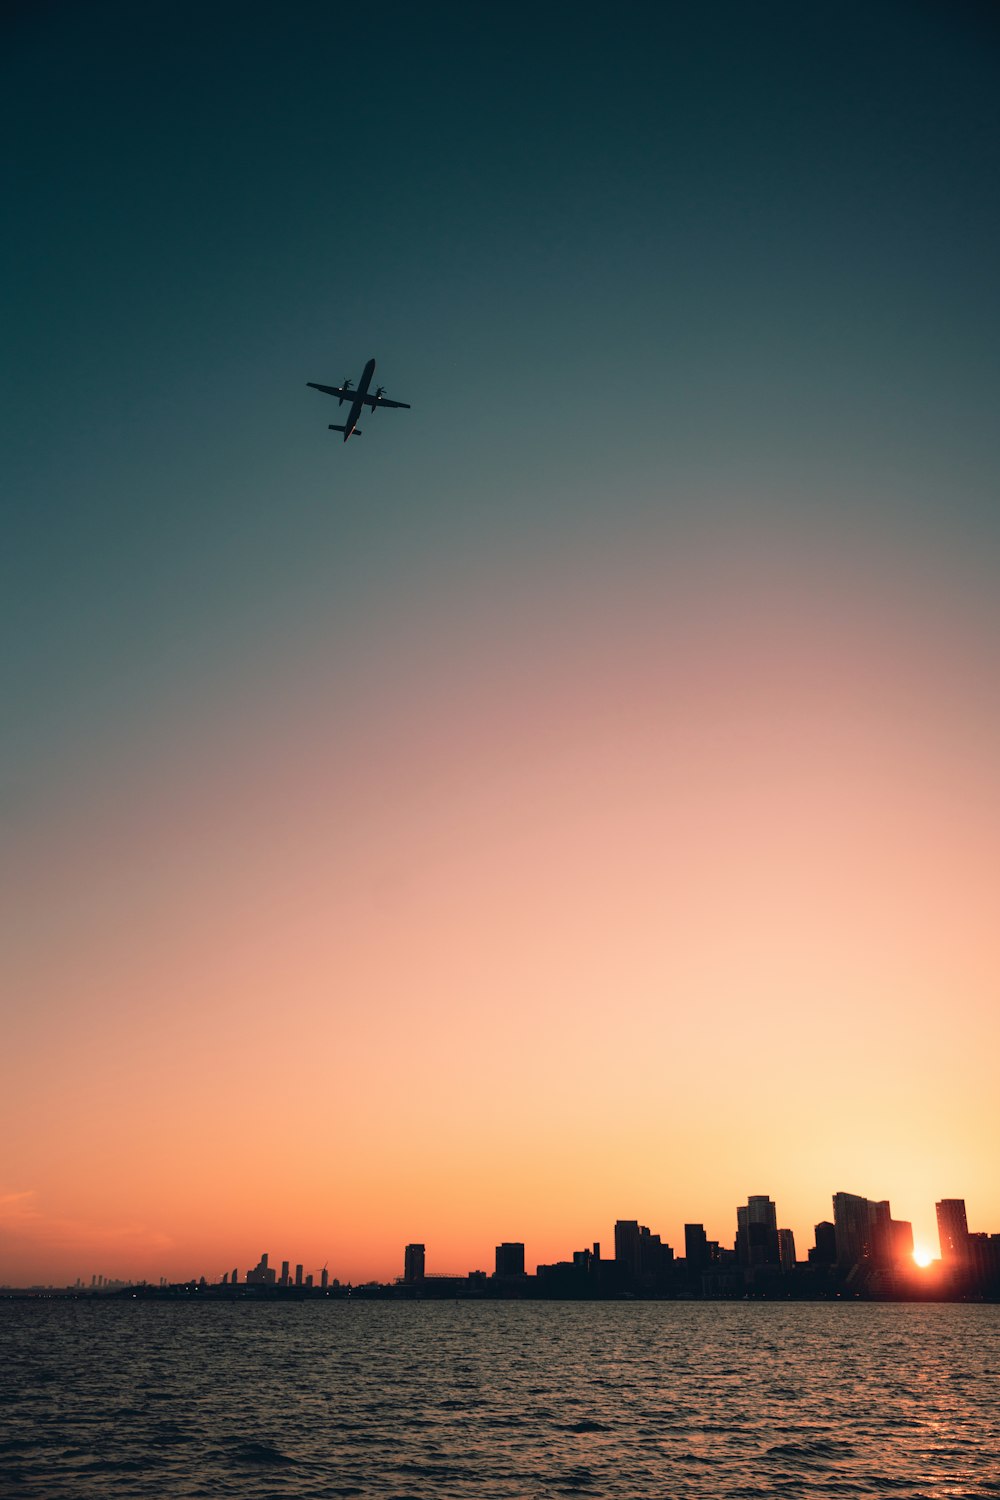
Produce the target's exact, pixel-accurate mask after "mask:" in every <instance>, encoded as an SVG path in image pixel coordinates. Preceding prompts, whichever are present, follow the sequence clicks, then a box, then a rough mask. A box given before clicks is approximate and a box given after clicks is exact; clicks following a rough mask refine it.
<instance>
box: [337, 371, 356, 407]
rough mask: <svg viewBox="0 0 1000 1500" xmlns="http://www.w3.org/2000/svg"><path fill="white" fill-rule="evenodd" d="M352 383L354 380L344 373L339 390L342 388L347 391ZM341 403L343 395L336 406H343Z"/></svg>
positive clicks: (342, 402)
mask: <svg viewBox="0 0 1000 1500" xmlns="http://www.w3.org/2000/svg"><path fill="white" fill-rule="evenodd" d="M353 384H354V381H353V380H352V379H351V377H350V375H345V376H344V383H343V385H342V386H341V390H343V391H349V390H350V389H351V386H352V385H353ZM343 404H344V398H343V396H341V398H340V400H339V401H338V402H337V405H338V406H343Z"/></svg>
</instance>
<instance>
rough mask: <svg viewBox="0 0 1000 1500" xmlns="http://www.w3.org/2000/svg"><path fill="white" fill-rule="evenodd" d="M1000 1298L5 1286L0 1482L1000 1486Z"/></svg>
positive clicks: (831, 1490)
mask: <svg viewBox="0 0 1000 1500" xmlns="http://www.w3.org/2000/svg"><path fill="white" fill-rule="evenodd" d="M998 1371H1000V1307H996V1306H982V1307H972V1306H969V1307H966V1306H940V1305H933V1306H915V1305H872V1304H868V1305H858V1304H852V1305H839V1304H801V1303H800V1304H784V1305H782V1304H766V1303H765V1304H761V1303H737V1304H727V1303H702V1304H697V1303H589V1304H587V1303H542V1304H537V1303H534V1304H532V1303H524V1302H520V1303H519V1302H509V1303H473V1304H469V1303H399V1304H394V1303H385V1302H372V1303H359V1302H316V1303H296V1304H288V1305H286V1304H280V1303H240V1302H236V1303H226V1302H217V1303H210V1304H196V1305H190V1304H187V1303H182V1304H176V1305H174V1304H168V1303H159V1302H133V1301H126V1302H118V1301H115V1302H110V1301H104V1302H86V1301H85V1302H33V1303H32V1302H7V1303H3V1302H0V1495H3V1496H16V1497H17V1500H69V1497H72V1500H111V1497H116V1496H135V1497H139V1496H151V1497H156V1500H166V1497H181V1496H183V1497H189V1496H190V1497H194V1496H239V1497H241V1500H272V1497H274V1500H277V1497H283V1496H289V1497H292V1496H294V1497H313V1496H324V1497H325V1496H342V1495H345V1496H347V1495H354V1496H372V1497H398V1500H402V1497H407V1500H469V1497H472V1496H476V1497H486V1500H506V1497H523V1500H527V1497H549V1496H571V1495H579V1496H586V1497H591V1500H597V1497H602V1496H607V1497H615V1500H617V1497H621V1500H636V1497H646V1496H652V1497H663V1500H667V1497H670V1500H677V1497H686V1496H698V1497H712V1500H723V1497H725V1500H729V1497H747V1500H750V1497H765V1496H766V1497H771V1496H789V1497H795V1500H812V1497H821V1496H822V1497H826V1496H839V1497H845V1496H853V1495H877V1496H880V1497H884V1500H895V1497H906V1500H943V1497H952V1500H954V1497H962V1496H1000V1376H998Z"/></svg>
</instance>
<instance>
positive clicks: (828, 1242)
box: [809, 1219, 837, 1266]
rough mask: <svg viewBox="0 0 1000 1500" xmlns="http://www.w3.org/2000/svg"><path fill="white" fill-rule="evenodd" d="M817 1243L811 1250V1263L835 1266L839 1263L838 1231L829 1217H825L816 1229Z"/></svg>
mask: <svg viewBox="0 0 1000 1500" xmlns="http://www.w3.org/2000/svg"><path fill="white" fill-rule="evenodd" d="M814 1233H815V1236H816V1243H815V1245H814V1246H813V1248H812V1249H811V1250H810V1251H809V1264H810V1265H813V1266H833V1265H836V1263H837V1231H836V1230H835V1228H834V1226H833V1225H832V1224H831V1223H830V1221H829V1219H823V1220H821V1221H820V1223H819V1224H817V1225H816V1227H815V1230H814Z"/></svg>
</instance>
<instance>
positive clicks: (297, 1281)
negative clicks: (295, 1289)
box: [295, 1266, 302, 1286]
mask: <svg viewBox="0 0 1000 1500" xmlns="http://www.w3.org/2000/svg"><path fill="white" fill-rule="evenodd" d="M295 1285H296V1286H301V1285H302V1267H301V1266H296V1267H295Z"/></svg>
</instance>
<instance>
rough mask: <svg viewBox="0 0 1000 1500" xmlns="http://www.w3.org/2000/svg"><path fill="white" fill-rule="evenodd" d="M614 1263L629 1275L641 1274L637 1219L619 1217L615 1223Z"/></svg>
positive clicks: (640, 1247)
mask: <svg viewBox="0 0 1000 1500" xmlns="http://www.w3.org/2000/svg"><path fill="white" fill-rule="evenodd" d="M615 1263H616V1265H617V1266H618V1269H619V1271H624V1272H625V1274H626V1275H627V1276H629V1277H633V1278H636V1279H637V1278H638V1277H639V1276H640V1275H641V1274H642V1243H641V1240H640V1238H639V1220H638V1219H619V1220H618V1221H617V1223H616V1224H615Z"/></svg>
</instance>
